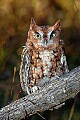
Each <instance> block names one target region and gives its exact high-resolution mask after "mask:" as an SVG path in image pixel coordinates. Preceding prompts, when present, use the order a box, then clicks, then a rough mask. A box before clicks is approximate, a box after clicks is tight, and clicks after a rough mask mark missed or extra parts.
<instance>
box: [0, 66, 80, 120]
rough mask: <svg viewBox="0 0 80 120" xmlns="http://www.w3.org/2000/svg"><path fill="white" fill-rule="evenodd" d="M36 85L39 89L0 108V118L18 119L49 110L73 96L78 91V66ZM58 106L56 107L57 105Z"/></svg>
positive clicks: (1, 119) (79, 74)
mask: <svg viewBox="0 0 80 120" xmlns="http://www.w3.org/2000/svg"><path fill="white" fill-rule="evenodd" d="M41 81H42V82H40V83H39V84H38V85H40V86H41V89H40V90H39V91H37V92H36V93H32V94H30V95H27V96H25V97H23V98H21V99H19V100H16V101H14V102H13V103H11V104H9V105H7V106H5V107H3V108H2V109H1V110H0V120H5V119H6V120H8V119H10V120H19V119H22V118H25V116H26V115H27V116H30V115H33V114H36V113H40V112H43V111H45V110H49V109H51V108H54V107H57V106H59V105H61V104H62V103H64V102H65V101H66V100H67V99H69V98H71V97H73V98H74V97H75V96H76V95H77V94H78V93H79V92H80V67H77V68H75V69H73V70H72V71H70V72H69V73H67V74H64V75H63V76H61V77H60V78H58V77H56V78H54V77H53V78H51V79H50V78H45V79H43V80H41ZM57 108H58V107H57Z"/></svg>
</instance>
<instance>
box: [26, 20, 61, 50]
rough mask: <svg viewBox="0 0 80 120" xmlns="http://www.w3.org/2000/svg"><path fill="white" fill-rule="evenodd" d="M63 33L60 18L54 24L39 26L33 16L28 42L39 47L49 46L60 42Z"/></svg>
mask: <svg viewBox="0 0 80 120" xmlns="http://www.w3.org/2000/svg"><path fill="white" fill-rule="evenodd" d="M60 33H61V25H60V20H58V21H57V22H56V23H55V24H54V25H53V26H38V25H37V24H36V22H35V20H34V19H33V18H32V19H31V23H30V29H29V32H28V39H27V43H29V44H31V45H32V46H34V47H36V48H39V47H44V48H47V47H49V46H54V45H57V44H59V41H60Z"/></svg>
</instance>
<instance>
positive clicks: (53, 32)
mask: <svg viewBox="0 0 80 120" xmlns="http://www.w3.org/2000/svg"><path fill="white" fill-rule="evenodd" d="M53 34H56V32H55V31H52V33H51V35H50V39H51V38H52V37H53Z"/></svg>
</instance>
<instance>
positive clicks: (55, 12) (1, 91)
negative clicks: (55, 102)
mask: <svg viewBox="0 0 80 120" xmlns="http://www.w3.org/2000/svg"><path fill="white" fill-rule="evenodd" d="M31 17H34V19H35V21H36V23H37V24H38V25H53V24H54V23H55V22H56V21H57V20H58V19H61V24H62V35H61V36H62V39H63V40H64V41H65V50H66V56H67V61H68V66H69V69H70V70H71V69H73V68H75V67H77V66H79V65H80V0H65V1H64V0H19V1H18V0H0V108H1V107H3V106H5V105H7V104H9V103H11V102H12V101H14V100H17V99H18V98H20V97H22V96H24V93H23V92H22V91H21V87H20V82H19V66H20V62H21V52H22V46H24V45H25V42H26V39H27V32H28V30H29V26H30V20H31ZM73 101H74V100H73V99H71V100H70V101H67V102H66V105H65V106H63V107H61V108H60V109H58V110H53V111H45V112H44V113H42V116H44V117H45V118H46V120H68V119H69V116H70V114H71V112H70V111H71V108H72V106H73ZM75 104H76V106H75V109H74V113H73V116H72V120H80V95H78V96H77V100H76V103H75ZM29 119H30V120H37V119H38V120H42V118H41V117H40V116H38V115H34V116H31V117H29Z"/></svg>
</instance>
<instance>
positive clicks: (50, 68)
mask: <svg viewBox="0 0 80 120" xmlns="http://www.w3.org/2000/svg"><path fill="white" fill-rule="evenodd" d="M60 33H61V26H60V20H59V21H57V22H56V23H55V25H53V26H50V27H49V26H38V25H36V23H35V21H34V19H32V20H31V24H30V29H29V32H28V39H27V41H26V46H25V47H24V49H23V52H22V61H21V66H20V81H21V87H22V89H23V91H25V92H27V93H28V94H30V93H31V92H35V91H37V90H38V88H39V86H36V85H37V83H38V81H40V80H41V79H42V78H44V77H46V76H47V77H50V78H51V77H54V76H58V77H59V76H61V75H62V74H64V73H65V72H68V66H67V61H66V56H65V53H64V42H63V40H61V39H60Z"/></svg>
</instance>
